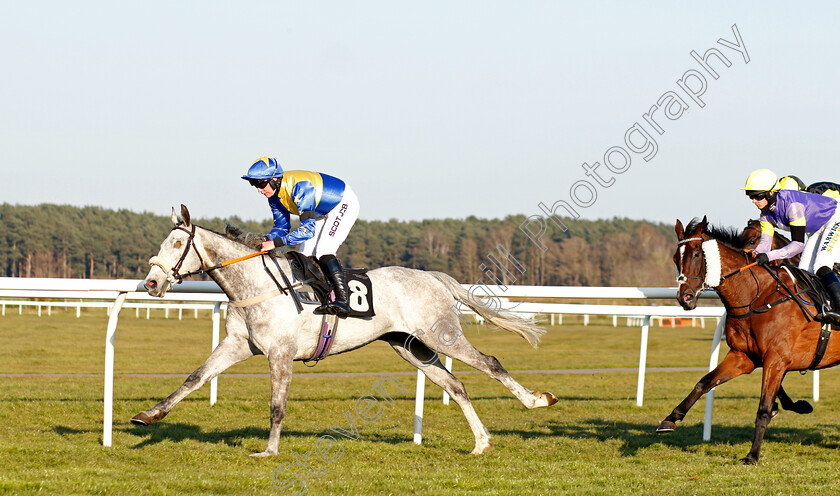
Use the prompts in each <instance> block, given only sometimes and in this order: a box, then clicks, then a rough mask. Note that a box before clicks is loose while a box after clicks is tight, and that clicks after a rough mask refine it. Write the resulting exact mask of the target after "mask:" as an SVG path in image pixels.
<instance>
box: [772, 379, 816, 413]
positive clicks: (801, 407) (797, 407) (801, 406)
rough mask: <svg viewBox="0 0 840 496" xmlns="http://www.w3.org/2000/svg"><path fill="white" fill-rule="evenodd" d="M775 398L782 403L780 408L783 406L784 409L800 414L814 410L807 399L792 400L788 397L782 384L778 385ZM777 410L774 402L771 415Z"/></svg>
mask: <svg viewBox="0 0 840 496" xmlns="http://www.w3.org/2000/svg"><path fill="white" fill-rule="evenodd" d="M776 398H778V400H779V403H781V404H782V408H784V409H785V410H788V411H791V412H794V413H798V414H800V415H804V414H808V413H811V412H813V411H814V407H813V406H811V404H810V403H808V402H807V401H805V400H798V401H793V400H792V399H790V396H788V394H787V392H786V391H785V389H784V388H783V387H782V386H779V392H778V394H776ZM778 412H779V411H778V408H776V404H775V403H774V404H773V416H774V417H775V416H776V414H777V413H778Z"/></svg>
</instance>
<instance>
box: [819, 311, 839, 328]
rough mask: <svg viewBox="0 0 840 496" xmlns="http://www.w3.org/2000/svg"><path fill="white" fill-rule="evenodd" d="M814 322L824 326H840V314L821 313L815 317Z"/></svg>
mask: <svg viewBox="0 0 840 496" xmlns="http://www.w3.org/2000/svg"><path fill="white" fill-rule="evenodd" d="M814 320H816V321H817V322H822V323H823V324H834V325H838V326H840V314H838V313H835V312H820V313H818V314H817V315H816V316H814Z"/></svg>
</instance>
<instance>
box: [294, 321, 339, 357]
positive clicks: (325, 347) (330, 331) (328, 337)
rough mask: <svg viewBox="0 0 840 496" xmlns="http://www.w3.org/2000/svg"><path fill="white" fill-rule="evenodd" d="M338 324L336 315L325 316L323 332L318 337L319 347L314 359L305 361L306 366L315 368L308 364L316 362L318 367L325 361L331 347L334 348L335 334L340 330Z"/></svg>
mask: <svg viewBox="0 0 840 496" xmlns="http://www.w3.org/2000/svg"><path fill="white" fill-rule="evenodd" d="M338 322H339V318H338V317H337V316H335V315H324V316H323V318H322V319H321V331H320V333H319V336H318V346H317V347H316V348H315V354H314V355H312V358H310V359H308V360H304V362H303V363H304V365H307V366H314V365H309V364H308V363H307V362H315V364H316V365H317V363H318V362H319V361H320V360H323V359H324V358H325V357H326V356H327V355H328V354H329V352H330V346H332V342H333V339H334V338H335V333H336V331H337V330H338Z"/></svg>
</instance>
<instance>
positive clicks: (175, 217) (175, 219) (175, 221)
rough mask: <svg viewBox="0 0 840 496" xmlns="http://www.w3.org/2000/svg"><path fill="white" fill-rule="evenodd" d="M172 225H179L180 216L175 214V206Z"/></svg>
mask: <svg viewBox="0 0 840 496" xmlns="http://www.w3.org/2000/svg"><path fill="white" fill-rule="evenodd" d="M172 225H173V226H177V225H178V216H177V215H175V207H172Z"/></svg>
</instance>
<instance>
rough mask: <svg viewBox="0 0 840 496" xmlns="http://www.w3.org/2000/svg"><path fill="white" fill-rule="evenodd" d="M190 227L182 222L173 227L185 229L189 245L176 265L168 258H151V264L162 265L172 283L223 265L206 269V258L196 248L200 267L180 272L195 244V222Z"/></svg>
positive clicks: (161, 267) (174, 228)
mask: <svg viewBox="0 0 840 496" xmlns="http://www.w3.org/2000/svg"><path fill="white" fill-rule="evenodd" d="M190 227H191V229H190V230H187V229H185V228H184V227H183V225H182V224H178V225H177V226H175V227H173V228H172V230H173V231H175V230H178V231H184V232H185V233H187V235H188V237H187V247H186V248H184V252H183V253H181V258H179V259H178V262H177V263H176V264H175V266H173V267H170V266H169V264H167V263H166V260H164V259H162V258H161V257H159V256H157V255H155V256H153V257H152V258H150V259H149V265H152V266H158V267H160V270H162V271H163V272H164V274H166V280H167V281H169V283H170V284H175V283H180V282H181V281H183V280H184V278H187V277H189V276H194V275H196V274H200V273H201V272H208V271H210V270H214V269H217V268H219V267H221V266H222V265H219V266H218V267H210V268H208V269H204V268H203V267H204V259H202V258H201V253H200V252H199V251H198V249H197V248H196V249H195V254H196V255H197V256H198V261H199V262H200V265H199V269H198V270H194V271H191V272H187V273H185V274H181V273H180V269H181V266H182V265H183V264H184V260H186V259H187V255H189V253H190V248H192V247H193V245H194V244H195V243H194V242H193V241H194V240H195V224H192V225H191V226H190Z"/></svg>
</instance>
